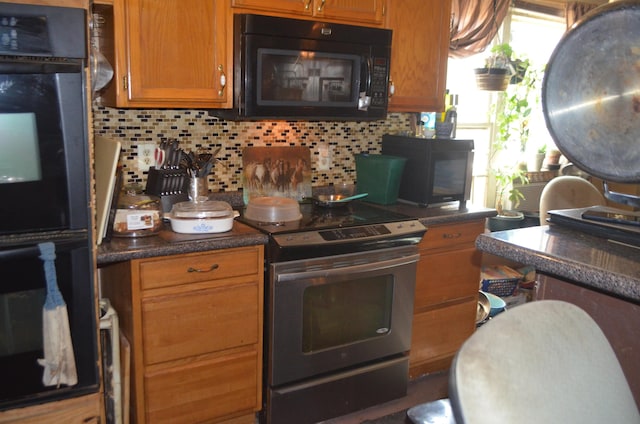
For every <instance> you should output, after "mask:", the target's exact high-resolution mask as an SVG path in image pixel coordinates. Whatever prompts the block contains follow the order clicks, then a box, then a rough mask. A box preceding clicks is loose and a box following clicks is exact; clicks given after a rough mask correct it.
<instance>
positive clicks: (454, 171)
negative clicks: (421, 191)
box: [433, 157, 467, 196]
mask: <svg viewBox="0 0 640 424" xmlns="http://www.w3.org/2000/svg"><path fill="white" fill-rule="evenodd" d="M466 169H467V158H466V157H465V158H460V159H448V158H447V159H445V158H442V159H436V160H435V161H434V171H433V194H434V195H438V196H447V195H451V196H455V195H459V194H460V193H464V184H465V176H466Z"/></svg>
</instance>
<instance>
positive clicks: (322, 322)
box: [268, 246, 419, 386]
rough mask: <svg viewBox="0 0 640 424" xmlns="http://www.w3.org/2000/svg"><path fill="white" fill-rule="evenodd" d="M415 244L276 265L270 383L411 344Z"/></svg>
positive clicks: (360, 361)
mask: <svg viewBox="0 0 640 424" xmlns="http://www.w3.org/2000/svg"><path fill="white" fill-rule="evenodd" d="M418 258H419V255H418V254H417V248H416V247H415V246H410V247H400V248H391V249H382V250H378V251H373V252H367V253H358V254H347V255H340V256H330V257H325V258H321V259H312V260H301V261H291V262H282V263H276V264H272V265H271V270H270V272H271V275H270V277H271V278H270V282H271V287H270V292H269V293H270V301H269V303H270V305H269V308H270V309H269V327H268V331H269V334H268V343H269V369H268V378H269V383H270V385H271V386H278V385H281V384H285V383H288V382H294V381H298V380H302V379H304V378H307V377H310V376H317V375H320V374H323V373H326V372H330V371H337V370H344V369H346V368H348V367H350V366H354V365H358V364H363V363H366V362H368V361H371V360H376V359H382V358H385V357H389V356H391V355H397V354H401V353H403V352H406V351H408V350H409V348H410V345H411V323H412V315H413V298H414V290H415V279H416V263H417V261H418Z"/></svg>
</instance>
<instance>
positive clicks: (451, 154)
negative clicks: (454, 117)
mask: <svg viewBox="0 0 640 424" xmlns="http://www.w3.org/2000/svg"><path fill="white" fill-rule="evenodd" d="M382 154H385V155H391V156H400V157H404V158H407V162H406V163H405V166H404V170H403V173H402V178H401V180H400V188H399V191H398V201H400V202H405V203H411V204H415V205H419V206H429V205H436V204H442V203H448V202H456V201H457V202H460V204H459V207H460V209H464V208H465V207H466V202H467V200H469V198H470V196H471V183H472V175H473V155H474V147H473V140H451V139H427V138H420V137H409V136H401V135H390V134H385V135H383V136H382Z"/></svg>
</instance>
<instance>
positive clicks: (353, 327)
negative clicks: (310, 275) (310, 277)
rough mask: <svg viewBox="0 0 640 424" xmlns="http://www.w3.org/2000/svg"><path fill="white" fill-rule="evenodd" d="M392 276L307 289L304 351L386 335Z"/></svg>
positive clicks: (389, 321)
mask: <svg viewBox="0 0 640 424" xmlns="http://www.w3.org/2000/svg"><path fill="white" fill-rule="evenodd" d="M392 301H393V276H392V275H390V274H386V275H380V276H373V277H367V278H361V279H354V280H348V281H342V282H336V283H330V284H322V285H317V286H311V287H309V288H307V289H306V290H305V292H304V296H303V306H302V314H303V318H302V320H303V327H302V352H303V353H310V352H315V351H319V350H322V349H328V348H332V347H336V346H341V345H346V344H349V343H355V342H358V341H361V340H367V339H371V338H375V337H383V336H384V335H386V334H387V333H388V332H389V329H390V328H391V312H392V311H391V308H392Z"/></svg>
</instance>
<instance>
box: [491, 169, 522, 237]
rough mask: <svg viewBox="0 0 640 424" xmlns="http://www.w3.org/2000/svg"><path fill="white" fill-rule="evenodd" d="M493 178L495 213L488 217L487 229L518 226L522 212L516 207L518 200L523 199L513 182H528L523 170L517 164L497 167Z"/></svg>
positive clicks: (498, 229)
mask: <svg viewBox="0 0 640 424" xmlns="http://www.w3.org/2000/svg"><path fill="white" fill-rule="evenodd" d="M495 179H496V201H495V205H496V212H497V215H496V216H494V217H491V218H489V230H490V231H501V230H510V229H514V228H520V226H521V224H522V221H523V220H524V214H523V213H522V212H520V211H518V210H516V209H517V208H518V206H519V205H520V201H522V200H524V195H523V194H522V192H521V191H520V190H518V189H517V188H515V187H514V183H516V182H517V183H520V184H526V183H528V179H527V176H526V174H525V171H523V170H522V169H520V168H519V167H518V166H514V167H513V168H502V169H498V170H497V171H496V172H495Z"/></svg>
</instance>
